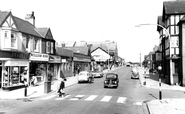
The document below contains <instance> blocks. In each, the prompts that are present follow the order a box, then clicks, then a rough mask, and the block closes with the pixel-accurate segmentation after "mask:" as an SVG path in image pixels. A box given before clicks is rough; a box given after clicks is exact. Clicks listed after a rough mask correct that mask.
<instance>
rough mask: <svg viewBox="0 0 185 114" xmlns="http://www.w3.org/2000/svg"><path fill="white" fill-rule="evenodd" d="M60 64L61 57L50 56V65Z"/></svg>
mask: <svg viewBox="0 0 185 114" xmlns="http://www.w3.org/2000/svg"><path fill="white" fill-rule="evenodd" d="M60 62H61V58H60V56H55V55H49V63H60Z"/></svg>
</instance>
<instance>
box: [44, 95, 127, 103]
mask: <svg viewBox="0 0 185 114" xmlns="http://www.w3.org/2000/svg"><path fill="white" fill-rule="evenodd" d="M41 100H56V101H60V100H69V101H80V100H81V101H100V102H115V103H119V104H125V103H126V101H127V97H118V96H102V95H65V96H64V97H57V95H50V96H46V97H44V98H41Z"/></svg>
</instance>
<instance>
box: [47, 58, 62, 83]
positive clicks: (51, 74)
mask: <svg viewBox="0 0 185 114" xmlns="http://www.w3.org/2000/svg"><path fill="white" fill-rule="evenodd" d="M60 63H61V57H60V56H56V55H49V64H48V78H49V79H48V80H50V81H52V80H57V79H58V78H59V76H60Z"/></svg>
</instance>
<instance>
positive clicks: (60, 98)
mask: <svg viewBox="0 0 185 114" xmlns="http://www.w3.org/2000/svg"><path fill="white" fill-rule="evenodd" d="M69 96H70V95H66V96H65V97H59V98H56V99H55V100H63V99H65V98H68V97H69Z"/></svg>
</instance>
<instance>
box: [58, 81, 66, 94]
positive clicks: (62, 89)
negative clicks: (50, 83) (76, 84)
mask: <svg viewBox="0 0 185 114" xmlns="http://www.w3.org/2000/svg"><path fill="white" fill-rule="evenodd" d="M64 81H66V79H65V78H64V79H63V78H60V81H59V84H58V86H59V87H58V90H57V93H58V96H59V97H60V96H62V95H64V94H65V92H64V88H65V82H64Z"/></svg>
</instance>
